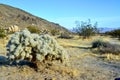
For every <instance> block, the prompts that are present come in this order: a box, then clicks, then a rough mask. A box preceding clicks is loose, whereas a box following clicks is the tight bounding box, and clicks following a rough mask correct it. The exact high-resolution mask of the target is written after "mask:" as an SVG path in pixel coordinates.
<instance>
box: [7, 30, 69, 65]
mask: <svg viewBox="0 0 120 80" xmlns="http://www.w3.org/2000/svg"><path fill="white" fill-rule="evenodd" d="M6 48H7V51H8V53H7V56H8V59H9V60H18V61H21V60H28V61H31V62H33V63H34V62H36V61H39V62H44V61H45V60H49V61H54V60H60V61H61V62H62V61H65V60H66V59H67V57H66V51H65V50H64V49H63V48H62V47H61V46H59V44H58V43H57V42H56V40H55V39H53V38H52V37H50V36H49V35H47V34H44V35H38V34H31V33H30V32H29V31H28V30H23V31H21V32H16V33H15V34H13V35H12V37H11V39H10V40H9V42H8V44H7V46H6Z"/></svg>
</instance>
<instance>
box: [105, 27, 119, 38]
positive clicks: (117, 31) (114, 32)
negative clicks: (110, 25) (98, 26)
mask: <svg viewBox="0 0 120 80" xmlns="http://www.w3.org/2000/svg"><path fill="white" fill-rule="evenodd" d="M105 34H107V35H111V36H113V37H117V38H120V29H116V30H112V31H108V32H106V33H105Z"/></svg>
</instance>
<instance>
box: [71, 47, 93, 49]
mask: <svg viewBox="0 0 120 80" xmlns="http://www.w3.org/2000/svg"><path fill="white" fill-rule="evenodd" d="M69 47H71V48H79V49H92V47H81V46H69Z"/></svg>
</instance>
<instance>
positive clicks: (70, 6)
mask: <svg viewBox="0 0 120 80" xmlns="http://www.w3.org/2000/svg"><path fill="white" fill-rule="evenodd" d="M0 3H2V4H8V5H11V6H14V7H17V8H20V9H23V10H25V11H27V12H30V13H32V14H33V15H36V16H39V17H42V18H44V19H47V20H48V21H51V22H55V23H59V24H60V25H62V26H64V27H66V28H68V29H72V28H73V27H75V21H76V20H77V21H87V19H91V21H92V22H93V23H94V22H96V21H97V22H98V27H116V28H117V27H120V0H0Z"/></svg>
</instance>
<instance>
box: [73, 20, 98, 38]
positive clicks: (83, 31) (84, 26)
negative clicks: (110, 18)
mask: <svg viewBox="0 0 120 80" xmlns="http://www.w3.org/2000/svg"><path fill="white" fill-rule="evenodd" d="M74 31H75V32H76V33H78V35H79V36H83V38H84V39H85V38H90V37H91V36H92V35H95V34H96V33H98V32H99V31H98V29H97V22H96V23H95V24H94V25H92V24H91V21H90V19H89V20H88V22H83V21H82V22H81V24H80V23H79V22H76V28H74Z"/></svg>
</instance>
